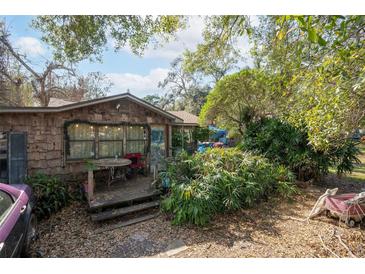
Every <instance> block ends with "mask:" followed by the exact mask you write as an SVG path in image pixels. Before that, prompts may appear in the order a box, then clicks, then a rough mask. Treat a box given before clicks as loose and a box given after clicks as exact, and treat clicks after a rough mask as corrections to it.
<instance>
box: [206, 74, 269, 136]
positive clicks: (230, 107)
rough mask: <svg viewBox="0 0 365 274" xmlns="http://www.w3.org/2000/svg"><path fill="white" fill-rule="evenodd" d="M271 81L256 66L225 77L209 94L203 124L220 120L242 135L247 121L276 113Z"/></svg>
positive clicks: (235, 132)
mask: <svg viewBox="0 0 365 274" xmlns="http://www.w3.org/2000/svg"><path fill="white" fill-rule="evenodd" d="M267 81H268V77H267V76H266V75H265V74H264V73H263V72H262V71H259V70H252V69H245V70H242V71H240V72H237V73H234V74H232V75H228V76H225V77H223V78H222V79H221V80H220V81H218V83H217V84H216V85H215V87H214V89H213V90H212V91H211V92H210V93H209V95H208V97H207V102H206V103H205V104H204V106H203V108H202V111H201V113H200V116H199V118H200V122H201V124H212V123H213V124H218V125H220V126H223V127H224V128H227V129H228V130H230V131H231V133H233V134H239V135H241V136H242V135H243V134H244V130H245V127H246V126H247V123H249V122H250V121H252V120H255V119H258V118H261V117H264V116H268V115H273V114H274V111H275V109H276V108H275V105H274V101H273V100H272V98H271V95H272V93H271V91H270V89H269V88H268V86H267V85H266V82H267Z"/></svg>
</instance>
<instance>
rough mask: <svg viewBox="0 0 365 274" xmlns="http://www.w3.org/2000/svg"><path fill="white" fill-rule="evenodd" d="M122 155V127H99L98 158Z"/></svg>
mask: <svg viewBox="0 0 365 274" xmlns="http://www.w3.org/2000/svg"><path fill="white" fill-rule="evenodd" d="M123 155H124V154H123V127H121V126H101V127H99V158H111V157H115V156H117V157H118V158H119V157H121V156H123Z"/></svg>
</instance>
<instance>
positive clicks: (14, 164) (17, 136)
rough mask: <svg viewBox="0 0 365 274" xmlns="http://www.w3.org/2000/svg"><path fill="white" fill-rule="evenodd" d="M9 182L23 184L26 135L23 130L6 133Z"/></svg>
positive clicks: (25, 166) (25, 165) (25, 169)
mask: <svg viewBox="0 0 365 274" xmlns="http://www.w3.org/2000/svg"><path fill="white" fill-rule="evenodd" d="M8 142H9V144H8V155H9V156H8V176H9V177H8V178H9V184H23V183H24V179H25V177H26V171H27V136H26V134H25V133H24V132H9V134H8Z"/></svg>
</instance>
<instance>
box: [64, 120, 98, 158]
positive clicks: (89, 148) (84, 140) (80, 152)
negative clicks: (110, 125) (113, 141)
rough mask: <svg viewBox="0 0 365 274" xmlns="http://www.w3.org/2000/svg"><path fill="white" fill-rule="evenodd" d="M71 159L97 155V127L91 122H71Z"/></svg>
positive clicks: (69, 128)
mask: <svg viewBox="0 0 365 274" xmlns="http://www.w3.org/2000/svg"><path fill="white" fill-rule="evenodd" d="M67 130H68V137H69V155H68V158H69V159H91V158H94V157H95V129H94V126H92V125H89V124H71V125H70V126H69V127H68V129H67Z"/></svg>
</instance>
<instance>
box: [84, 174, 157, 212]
mask: <svg viewBox="0 0 365 274" xmlns="http://www.w3.org/2000/svg"><path fill="white" fill-rule="evenodd" d="M159 194H160V192H159V190H157V189H156V186H155V185H154V180H153V177H152V176H143V175H135V177H133V178H131V179H128V180H127V181H119V182H114V183H113V184H112V185H111V186H110V188H108V187H107V183H106V182H96V184H95V191H94V195H93V199H91V200H90V201H89V207H90V210H91V211H97V210H99V209H105V208H113V207H114V208H115V207H122V206H131V205H134V204H137V203H138V202H141V201H148V200H153V198H155V197H156V196H158V195H159ZM121 213H122V212H121Z"/></svg>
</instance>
